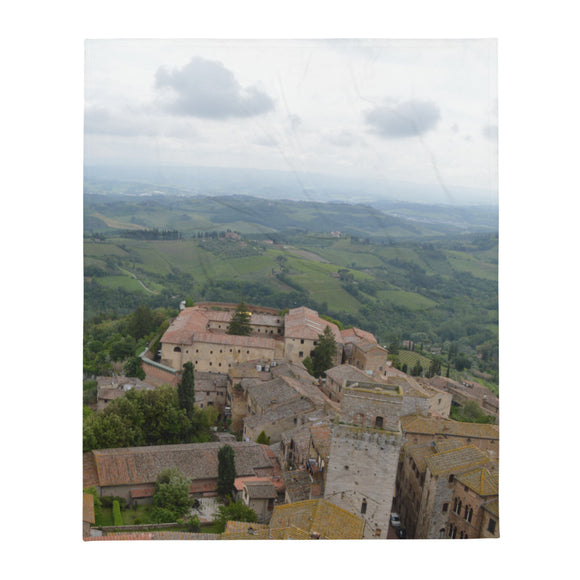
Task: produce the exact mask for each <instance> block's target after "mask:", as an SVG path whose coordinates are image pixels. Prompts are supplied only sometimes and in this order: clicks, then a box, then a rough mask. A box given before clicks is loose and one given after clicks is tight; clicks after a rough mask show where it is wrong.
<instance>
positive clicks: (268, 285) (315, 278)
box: [84, 194, 498, 372]
mask: <svg viewBox="0 0 580 580" xmlns="http://www.w3.org/2000/svg"><path fill="white" fill-rule="evenodd" d="M240 198H242V196H230V197H229V198H227V199H226V198H191V197H190V198H182V197H177V196H159V199H158V198H157V197H144V198H137V197H129V196H124V195H121V194H111V195H88V196H87V197H86V199H85V228H86V230H85V240H84V257H85V314H86V316H87V317H89V318H90V317H92V316H94V315H95V314H98V313H102V312H118V313H128V312H131V311H132V310H134V308H136V306H138V305H139V304H140V303H147V304H149V305H150V306H152V307H156V306H163V307H176V306H177V305H178V304H179V302H180V301H181V300H183V299H186V298H189V299H192V300H194V301H202V300H207V301H228V302H237V301H240V300H242V299H243V300H245V301H246V302H248V303H254V304H262V305H264V306H272V307H276V308H280V309H284V308H292V307H296V306H300V305H304V306H308V307H311V308H314V309H317V310H318V311H319V312H320V313H321V314H326V315H329V316H331V317H332V318H335V319H337V320H340V321H341V322H342V323H343V324H344V325H345V326H348V325H353V326H358V327H360V328H364V329H365V330H368V331H370V332H372V333H373V334H375V336H376V337H377V339H378V340H379V341H380V342H381V343H382V344H388V343H389V342H390V341H392V340H402V339H411V340H415V341H420V342H424V343H425V344H431V345H439V346H444V345H446V344H449V343H451V342H453V343H458V344H459V345H460V347H461V349H462V351H463V352H465V353H467V355H469V357H471V359H472V360H474V361H476V360H478V359H477V357H476V355H477V354H478V353H480V352H485V353H486V360H484V361H483V362H480V363H478V364H480V366H482V368H483V367H485V368H486V370H487V371H489V372H494V368H493V365H496V366H497V354H496V352H497V337H498V299H497V248H498V238H497V234H495V233H492V234H482V233H477V232H475V233H469V234H462V235H457V234H456V233H455V232H454V230H453V229H451V230H449V231H447V233H446V234H445V235H438V236H437V237H428V236H427V232H428V231H429V230H428V229H425V228H423V229H422V228H421V227H420V226H416V225H410V224H408V223H406V222H405V220H402V219H399V218H394V217H391V216H386V215H379V214H378V212H377V211H376V210H372V208H368V207H366V206H349V205H347V204H342V203H340V204H311V203H299V202H286V201H275V200H257V199H255V198H243V199H240ZM228 230H230V231H229V232H228ZM169 231H170V233H171V236H169V235H165V232H169ZM359 231H364V235H360V234H359ZM234 232H238V233H237V234H236V233H234ZM339 232H340V233H339ZM348 232H354V233H351V234H348ZM144 233H145V234H146V235H148V236H150V237H151V239H141V238H140V237H139V236H142V235H143V234H144ZM402 233H404V235H402ZM164 236H165V239H164ZM490 353H491V354H490ZM479 360H480V361H481V360H483V359H481V358H480V359H479ZM486 365H487V366H486ZM489 365H492V367H489Z"/></svg>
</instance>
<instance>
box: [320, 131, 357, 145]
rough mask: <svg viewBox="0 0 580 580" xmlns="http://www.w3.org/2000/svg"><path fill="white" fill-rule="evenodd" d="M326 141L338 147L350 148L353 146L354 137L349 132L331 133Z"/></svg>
mask: <svg viewBox="0 0 580 580" xmlns="http://www.w3.org/2000/svg"><path fill="white" fill-rule="evenodd" d="M326 140H327V141H328V142H329V143H330V144H332V145H336V146H338V147H352V145H354V136H353V134H352V132H351V131H346V130H343V131H340V133H333V134H330V135H328V136H327V137H326Z"/></svg>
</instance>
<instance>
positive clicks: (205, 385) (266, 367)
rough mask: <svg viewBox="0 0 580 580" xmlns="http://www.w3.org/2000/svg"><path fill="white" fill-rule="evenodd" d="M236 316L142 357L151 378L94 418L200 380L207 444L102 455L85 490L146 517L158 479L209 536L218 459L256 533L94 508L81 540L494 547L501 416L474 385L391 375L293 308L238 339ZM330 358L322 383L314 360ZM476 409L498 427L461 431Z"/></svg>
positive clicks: (200, 309)
mask: <svg viewBox="0 0 580 580" xmlns="http://www.w3.org/2000/svg"><path fill="white" fill-rule="evenodd" d="M238 306H239V305H236V304H226V303H200V304H197V305H195V306H189V307H186V306H185V305H182V307H181V310H180V312H179V314H178V315H177V316H176V317H175V318H174V319H173V320H171V321H170V324H169V325H168V327H167V329H166V330H165V332H164V333H163V334H162V335H161V336H160V338H159V340H158V342H157V343H156V345H158V347H156V348H155V350H150V349H147V350H145V351H144V352H143V353H142V354H141V357H140V361H141V367H142V370H143V373H144V378H141V379H139V378H131V377H120V376H112V377H99V379H98V392H97V409H99V410H102V409H105V408H106V407H107V405H109V404H110V403H111V401H114V400H116V399H118V398H120V397H124V396H125V394H126V393H127V392H129V391H138V390H155V389H159V388H161V387H162V386H163V385H170V386H172V387H178V385H179V384H180V382H181V381H182V379H183V373H184V368H185V367H184V365H187V364H188V363H191V365H192V366H193V369H194V385H195V406H196V408H198V409H200V410H203V409H206V410H207V409H208V408H213V410H214V412H215V414H216V417H217V422H216V426H215V427H214V430H213V439H214V440H213V441H210V442H203V443H190V442H189V443H176V444H171V445H148V446H141V447H123V448H107V449H92V450H91V451H88V452H86V453H85V454H84V458H83V476H84V480H83V488H84V489H85V490H86V489H89V488H92V489H94V490H96V495H97V496H98V497H99V498H101V499H102V498H107V497H109V498H112V497H115V498H122V500H123V501H124V502H125V503H126V505H127V506H138V505H143V504H147V503H150V502H152V500H153V495H154V492H155V484H156V480H157V478H158V476H159V474H160V473H161V472H162V471H163V470H164V469H167V468H177V469H178V470H179V471H180V472H181V473H183V474H184V475H185V476H186V477H187V478H188V480H189V482H190V488H189V493H190V496H191V497H192V498H195V500H197V501H196V505H197V506H198V507H197V508H196V509H197V512H196V513H197V514H198V516H199V518H200V521H201V522H202V523H210V522H211V520H212V515H213V514H214V513H215V511H214V512H212V509H213V510H215V506H216V498H217V496H218V493H217V486H218V464H219V460H218V454H219V452H220V449H222V448H223V447H224V446H225V445H228V446H230V447H231V448H232V449H233V450H234V454H235V472H236V479H235V482H234V487H235V497H234V498H233V499H234V500H240V501H242V502H243V503H244V504H245V505H246V506H248V507H249V508H251V509H252V510H253V511H254V512H255V514H256V516H257V521H256V522H251V523H249V522H241V521H228V522H227V526H226V528H225V531H223V532H222V533H221V534H215V533H213V534H210V533H203V526H202V528H201V530H200V531H199V532H196V533H193V532H192V533H187V532H183V531H179V532H178V531H171V529H169V530H168V529H166V528H164V527H162V526H161V527H159V528H158V529H153V530H152V529H151V527H148V528H147V531H143V529H141V528H140V526H138V525H136V526H131V527H126V526H125V527H120V526H116V527H114V528H110V529H105V528H104V527H103V526H96V525H95V523H96V522H95V515H94V500H95V497H94V496H93V495H91V494H89V493H85V494H84V499H85V510H84V527H83V530H84V532H83V535H84V537H85V539H86V540H91V541H102V540H107V539H149V540H155V539H171V538H174V539H200V540H202V539H212V540H215V539H289V538H293V539H320V538H329V539H334V538H336V539H359V538H365V539H371V538H374V539H397V538H408V539H411V538H416V539H427V538H456V539H464V538H488V537H489V538H497V537H499V508H498V498H499V491H498V481H499V463H498V462H499V425H498V423H499V401H498V399H497V397H495V396H494V395H493V394H492V393H491V392H490V391H488V390H487V389H486V388H485V387H483V386H481V385H477V384H475V383H471V384H467V383H460V382H457V381H455V380H453V379H450V378H446V377H443V376H439V375H436V374H435V375H434V376H432V377H429V378H424V377H412V376H409V375H408V374H406V373H404V372H403V371H401V370H399V369H397V368H395V367H394V366H393V364H392V360H391V359H390V357H389V352H388V350H387V348H385V347H383V346H381V345H380V344H378V342H377V340H376V338H375V337H374V336H373V334H371V333H370V332H367V331H365V330H363V329H359V328H348V329H342V328H340V325H339V323H337V321H332V320H331V319H328V318H326V317H321V316H320V315H319V314H318V312H316V311H315V310H312V309H310V308H306V307H298V308H293V309H289V310H287V311H285V312H280V311H278V310H276V309H273V308H267V307H259V306H247V307H246V311H245V312H244V314H245V315H246V317H247V319H248V321H249V325H250V331H249V332H248V333H247V335H237V334H231V333H229V332H228V329H229V328H230V329H231V324H232V320H233V319H234V318H235V316H236V313H237V312H238V311H239V310H238ZM326 339H328V340H331V341H332V343H333V345H334V352H333V356H332V360H331V362H330V364H329V366H328V368H327V369H326V370H325V372H324V373H321V374H320V376H318V377H315V376H313V374H312V372H311V371H312V360H313V358H315V357H316V352H317V348H318V347H319V346H320V344H321V341H324V340H326ZM470 401H471V402H473V401H474V402H476V403H477V404H478V405H479V406H480V407H481V408H482V409H483V410H484V411H485V413H488V414H489V415H490V416H493V417H495V418H496V421H495V423H496V424H483V423H469V422H458V421H454V420H452V419H451V418H450V415H451V408H452V406H462V405H465V404H466V403H467V402H470Z"/></svg>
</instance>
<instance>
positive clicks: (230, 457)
mask: <svg viewBox="0 0 580 580" xmlns="http://www.w3.org/2000/svg"><path fill="white" fill-rule="evenodd" d="M234 456H235V451H234V449H233V447H232V446H231V445H224V446H223V447H221V448H220V450H219V451H218V483H217V492H218V494H219V495H221V496H222V497H226V496H228V495H233V492H234V480H235V479H236V463H235V460H234Z"/></svg>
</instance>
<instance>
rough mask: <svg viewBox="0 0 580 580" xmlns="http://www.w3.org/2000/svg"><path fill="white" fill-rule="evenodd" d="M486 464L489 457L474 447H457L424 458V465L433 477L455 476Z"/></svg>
mask: <svg viewBox="0 0 580 580" xmlns="http://www.w3.org/2000/svg"><path fill="white" fill-rule="evenodd" d="M488 462H489V457H488V456H487V455H486V454H485V453H484V452H483V451H481V450H480V449H478V448H477V447H475V446H474V445H466V446H464V447H458V448H457V449H452V450H450V451H443V452H441V453H437V454H435V455H432V456H430V457H426V458H425V463H426V464H427V467H428V468H429V471H431V473H432V474H433V475H447V474H453V475H456V474H459V473H464V472H465V471H468V470H470V469H474V468H475V467H478V466H480V465H483V464H484V463H488Z"/></svg>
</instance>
